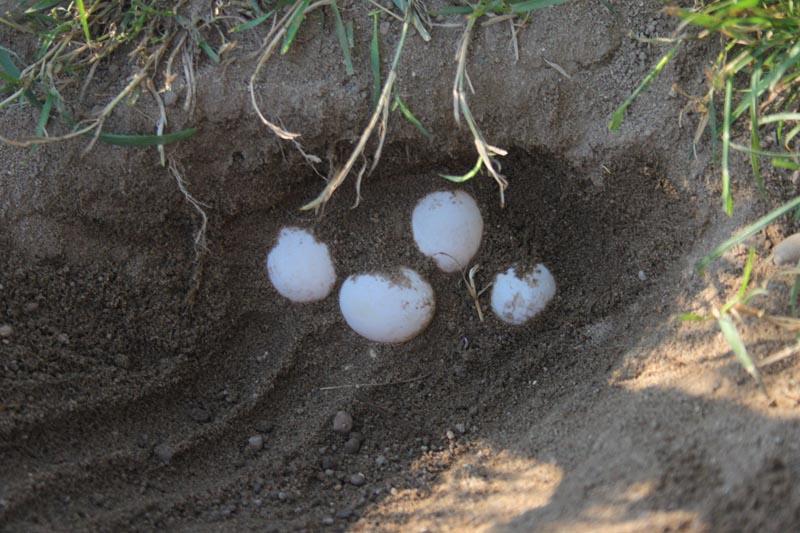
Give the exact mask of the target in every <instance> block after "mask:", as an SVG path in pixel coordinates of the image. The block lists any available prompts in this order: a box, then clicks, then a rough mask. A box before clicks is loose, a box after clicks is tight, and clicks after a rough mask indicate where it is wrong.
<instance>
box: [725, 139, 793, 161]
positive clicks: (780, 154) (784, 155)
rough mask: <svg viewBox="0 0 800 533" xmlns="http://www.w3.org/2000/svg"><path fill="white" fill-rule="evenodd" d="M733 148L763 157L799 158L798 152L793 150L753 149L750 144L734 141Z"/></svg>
mask: <svg viewBox="0 0 800 533" xmlns="http://www.w3.org/2000/svg"><path fill="white" fill-rule="evenodd" d="M731 148H733V149H734V150H736V151H738V152H744V153H746V154H757V155H760V156H762V157H771V158H773V159H795V158H797V154H795V153H792V152H766V151H764V150H753V149H752V148H750V147H748V146H743V145H741V144H736V143H734V142H732V143H731Z"/></svg>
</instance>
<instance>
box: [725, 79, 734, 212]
mask: <svg viewBox="0 0 800 533" xmlns="http://www.w3.org/2000/svg"><path fill="white" fill-rule="evenodd" d="M732 95H733V78H728V79H727V80H725V106H724V110H723V111H722V209H723V211H725V213H727V214H728V216H731V215H732V214H733V195H732V194H731V173H730V169H729V168H728V153H729V152H730V148H731V144H730V143H731V99H732Z"/></svg>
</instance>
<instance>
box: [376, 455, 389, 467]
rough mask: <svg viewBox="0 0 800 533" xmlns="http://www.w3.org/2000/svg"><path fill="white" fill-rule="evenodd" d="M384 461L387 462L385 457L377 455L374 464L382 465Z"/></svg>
mask: <svg viewBox="0 0 800 533" xmlns="http://www.w3.org/2000/svg"><path fill="white" fill-rule="evenodd" d="M386 463H387V461H386V457H384V456H383V455H379V456H378V457H376V458H375V464H376V465H378V466H384V465H385V464H386Z"/></svg>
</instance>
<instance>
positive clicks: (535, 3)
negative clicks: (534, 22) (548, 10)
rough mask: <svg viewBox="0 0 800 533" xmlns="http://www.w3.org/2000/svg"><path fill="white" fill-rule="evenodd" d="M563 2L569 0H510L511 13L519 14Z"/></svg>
mask: <svg viewBox="0 0 800 533" xmlns="http://www.w3.org/2000/svg"><path fill="white" fill-rule="evenodd" d="M565 2H569V0H523V1H522V2H510V4H511V12H512V13H517V14H521V13H530V12H531V11H535V10H537V9H541V8H543V7H548V6H554V5H556V4H563V3H565Z"/></svg>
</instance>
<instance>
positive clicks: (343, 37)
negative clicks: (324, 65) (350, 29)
mask: <svg viewBox="0 0 800 533" xmlns="http://www.w3.org/2000/svg"><path fill="white" fill-rule="evenodd" d="M331 9H332V10H333V18H334V19H335V21H336V35H338V37H339V46H341V47H342V53H343V54H344V71H345V72H346V73H347V75H348V76H352V75H353V73H354V71H353V60H352V58H351V57H350V43H348V42H347V31H346V30H345V29H344V22H342V14H341V13H340V12H339V6H337V5H336V0H333V3H331Z"/></svg>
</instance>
